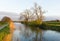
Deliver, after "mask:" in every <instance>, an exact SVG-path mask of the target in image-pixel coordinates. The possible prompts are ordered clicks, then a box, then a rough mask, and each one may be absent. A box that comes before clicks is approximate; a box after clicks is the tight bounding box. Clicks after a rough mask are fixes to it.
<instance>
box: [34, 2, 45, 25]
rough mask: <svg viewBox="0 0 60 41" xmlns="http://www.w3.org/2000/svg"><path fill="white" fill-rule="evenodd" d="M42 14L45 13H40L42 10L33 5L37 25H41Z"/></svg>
mask: <svg viewBox="0 0 60 41" xmlns="http://www.w3.org/2000/svg"><path fill="white" fill-rule="evenodd" d="M43 13H45V12H44V11H42V8H41V7H40V6H39V5H37V3H35V6H34V14H36V16H37V22H38V23H39V24H40V23H42V20H43Z"/></svg>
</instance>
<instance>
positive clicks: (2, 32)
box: [0, 22, 10, 41]
mask: <svg viewBox="0 0 60 41" xmlns="http://www.w3.org/2000/svg"><path fill="white" fill-rule="evenodd" d="M0 24H1V25H3V24H6V23H3V22H0ZM9 33H10V29H9V25H8V26H5V27H4V28H3V29H1V30H0V41H3V38H4V37H5V36H6V35H7V34H9Z"/></svg>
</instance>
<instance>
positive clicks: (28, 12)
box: [20, 9, 34, 22]
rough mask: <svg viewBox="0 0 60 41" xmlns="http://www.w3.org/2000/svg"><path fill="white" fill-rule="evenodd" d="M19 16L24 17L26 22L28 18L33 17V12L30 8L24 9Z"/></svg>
mask: <svg viewBox="0 0 60 41" xmlns="http://www.w3.org/2000/svg"><path fill="white" fill-rule="evenodd" d="M20 15H21V17H22V18H24V21H25V22H28V21H29V20H31V19H33V18H34V17H33V15H34V14H33V13H32V12H31V10H28V9H26V10H25V11H24V12H22V13H21V14H20Z"/></svg>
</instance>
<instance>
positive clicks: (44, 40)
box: [12, 23, 60, 41]
mask: <svg viewBox="0 0 60 41" xmlns="http://www.w3.org/2000/svg"><path fill="white" fill-rule="evenodd" d="M14 24H15V29H14V32H13V36H12V41H60V32H57V31H52V30H41V29H39V28H34V27H28V26H25V25H24V24H21V23H14Z"/></svg>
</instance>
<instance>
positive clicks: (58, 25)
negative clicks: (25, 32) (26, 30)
mask: <svg viewBox="0 0 60 41" xmlns="http://www.w3.org/2000/svg"><path fill="white" fill-rule="evenodd" d="M21 23H23V24H25V25H27V26H30V27H38V28H40V29H43V30H54V31H59V32H60V22H54V21H53V22H49V21H48V22H47V21H46V22H43V23H42V24H37V23H36V22H35V21H33V22H28V23H24V22H21Z"/></svg>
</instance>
